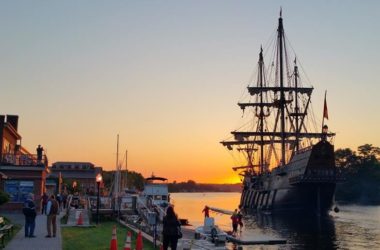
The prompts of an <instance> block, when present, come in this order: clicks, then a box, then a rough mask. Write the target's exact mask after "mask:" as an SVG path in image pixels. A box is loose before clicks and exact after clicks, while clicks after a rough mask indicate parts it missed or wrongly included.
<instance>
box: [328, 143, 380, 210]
mask: <svg viewBox="0 0 380 250" xmlns="http://www.w3.org/2000/svg"><path fill="white" fill-rule="evenodd" d="M335 159H336V165H337V167H338V168H339V169H340V171H341V173H342V176H343V177H344V178H345V180H344V181H343V182H342V183H339V184H338V185H337V189H336V193H335V199H336V200H337V201H339V202H344V203H357V204H368V205H369V204H371V205H379V204H380V162H379V159H380V148H379V147H375V146H372V144H365V145H362V146H359V147H358V149H357V151H356V152H355V151H353V150H351V149H349V148H345V149H338V150H336V152H335Z"/></svg>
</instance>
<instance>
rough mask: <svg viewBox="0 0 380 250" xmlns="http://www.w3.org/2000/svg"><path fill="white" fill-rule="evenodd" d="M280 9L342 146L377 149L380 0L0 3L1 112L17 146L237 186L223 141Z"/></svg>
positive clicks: (53, 157) (317, 103) (317, 102)
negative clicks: (9, 120)
mask: <svg viewBox="0 0 380 250" xmlns="http://www.w3.org/2000/svg"><path fill="white" fill-rule="evenodd" d="M280 6H282V9H283V18H284V26H285V32H286V34H287V37H288V38H289V40H290V42H291V45H292V47H293V48H294V49H295V51H296V52H297V55H298V57H299V58H300V61H301V62H302V66H303V67H304V68H305V70H306V72H307V75H308V77H309V79H310V81H311V83H312V85H313V86H314V88H315V91H314V95H313V107H314V112H315V113H316V115H318V116H319V117H321V116H322V109H323V96H324V91H325V90H327V91H328V94H327V95H328V108H329V117H330V119H329V121H328V125H329V127H330V129H331V130H332V131H334V132H336V133H337V136H336V139H335V146H336V148H342V147H351V148H353V149H356V148H357V146H359V145H362V144H364V143H371V144H374V145H376V146H380V133H379V132H378V131H379V125H380V123H379V120H380V118H379V117H380V115H379V108H380V94H379V88H380V80H379V79H380V76H379V71H380V64H379V59H378V58H380V49H379V48H380V47H379V46H380V32H379V30H380V21H379V10H380V1H318V2H317V1H222V0H213V1H207V0H206V1H200V0H197V1H177V0H173V1H167V0H162V1H96V0H88V1H85V0H82V1H74V0H72V1H1V2H0V32H1V36H0V37H1V39H0V86H1V88H0V114H16V115H19V117H20V118H19V132H20V134H21V135H22V136H23V140H22V145H23V146H24V147H26V148H28V149H29V150H30V151H32V152H35V148H36V147H37V145H38V144H41V145H42V146H43V147H44V148H45V150H46V153H47V155H48V157H49V161H50V163H53V162H55V161H89V162H93V163H94V164H95V165H98V166H102V167H103V168H104V169H108V170H109V169H113V168H115V164H116V162H115V161H116V160H115V159H116V136H117V134H119V135H120V158H121V157H123V155H124V151H125V150H126V149H128V166H129V169H130V170H134V171H137V172H141V173H142V174H143V175H145V176H147V175H150V174H151V173H152V172H154V174H156V175H159V176H164V177H167V178H168V179H169V181H174V180H176V181H186V180H189V179H192V180H195V181H197V182H215V183H224V182H237V181H238V177H237V175H236V174H235V173H234V172H233V171H232V170H231V167H232V166H233V164H234V161H233V159H232V158H231V156H230V154H229V153H228V152H227V150H226V149H224V148H223V147H222V146H221V145H220V144H219V142H220V141H221V140H223V139H225V138H226V137H228V135H229V132H230V131H232V130H234V129H236V128H237V127H238V126H239V121H240V117H241V111H240V109H239V107H238V106H237V105H236V103H237V102H238V101H239V98H240V97H241V95H242V93H243V92H244V91H246V86H247V85H248V84H249V83H250V82H249V80H250V77H251V75H252V73H253V72H254V68H255V67H256V63H257V59H258V52H259V48H260V45H261V44H265V43H266V42H267V41H268V39H269V38H270V36H271V35H272V34H273V32H275V30H276V28H277V19H278V15H279V10H280Z"/></svg>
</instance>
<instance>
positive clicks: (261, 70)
mask: <svg viewBox="0 0 380 250" xmlns="http://www.w3.org/2000/svg"><path fill="white" fill-rule="evenodd" d="M263 78H264V58H263V48H262V47H261V50H260V56H259V85H260V88H262V87H263ZM263 94H264V92H261V93H260V132H261V133H263V132H264V104H263ZM263 172H264V135H263V134H261V144H260V173H263Z"/></svg>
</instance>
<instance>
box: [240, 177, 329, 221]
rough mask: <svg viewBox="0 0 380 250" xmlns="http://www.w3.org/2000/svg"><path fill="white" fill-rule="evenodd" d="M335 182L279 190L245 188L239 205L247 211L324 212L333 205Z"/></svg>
mask: <svg viewBox="0 0 380 250" xmlns="http://www.w3.org/2000/svg"><path fill="white" fill-rule="evenodd" d="M335 186H336V185H335V184H327V185H326V184H322V185H299V186H296V187H289V188H284V189H281V190H276V189H275V190H260V191H259V190H255V189H247V190H244V191H243V193H242V203H241V207H243V208H244V209H246V210H247V211H259V212H269V213H287V212H295V211H300V212H303V213H313V214H325V213H327V212H328V211H330V210H331V208H332V206H333V205H334V193H335Z"/></svg>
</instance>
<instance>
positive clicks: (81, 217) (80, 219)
mask: <svg viewBox="0 0 380 250" xmlns="http://www.w3.org/2000/svg"><path fill="white" fill-rule="evenodd" d="M80 225H83V215H82V211H81V212H79V216H78V220H77V226H80Z"/></svg>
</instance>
